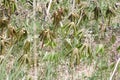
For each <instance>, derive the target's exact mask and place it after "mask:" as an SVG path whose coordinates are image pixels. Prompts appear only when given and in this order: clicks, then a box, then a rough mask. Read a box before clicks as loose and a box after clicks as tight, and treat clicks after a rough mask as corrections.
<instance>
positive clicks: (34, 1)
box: [33, 0, 38, 80]
mask: <svg viewBox="0 0 120 80" xmlns="http://www.w3.org/2000/svg"><path fill="white" fill-rule="evenodd" d="M35 15H36V0H33V30H34V43H33V45H34V48H33V51H34V52H33V53H34V80H38V76H37V75H38V74H37V44H36V38H35V37H36V24H35V20H36V18H35Z"/></svg>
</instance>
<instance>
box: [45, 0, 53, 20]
mask: <svg viewBox="0 0 120 80" xmlns="http://www.w3.org/2000/svg"><path fill="white" fill-rule="evenodd" d="M51 4H52V0H50V2H49V5H48V9H47V15H46V18H45V21H47V18H48V16H49V11H50V7H51Z"/></svg>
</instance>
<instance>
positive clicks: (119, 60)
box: [109, 58, 120, 80]
mask: <svg viewBox="0 0 120 80" xmlns="http://www.w3.org/2000/svg"><path fill="white" fill-rule="evenodd" d="M119 62H120V58H119V59H118V60H117V63H116V65H115V68H114V70H113V72H112V75H111V76H110V79H109V80H112V79H113V76H114V74H115V72H116V70H117V67H118V64H119Z"/></svg>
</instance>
